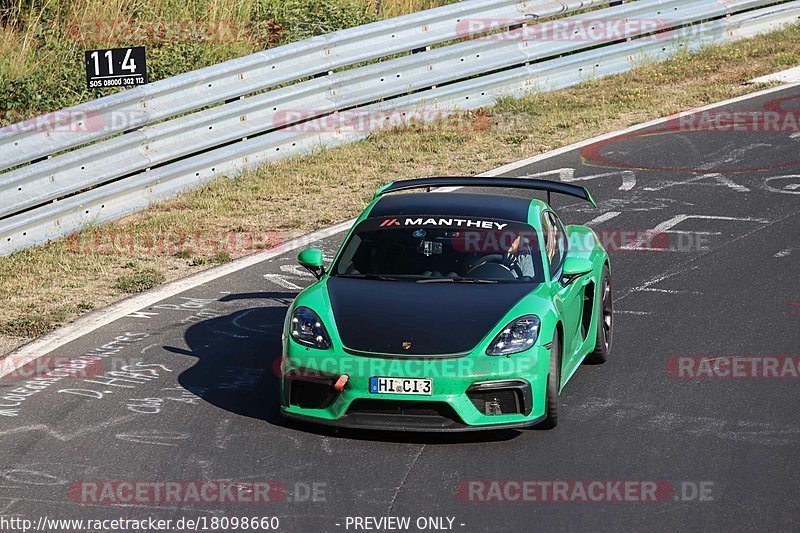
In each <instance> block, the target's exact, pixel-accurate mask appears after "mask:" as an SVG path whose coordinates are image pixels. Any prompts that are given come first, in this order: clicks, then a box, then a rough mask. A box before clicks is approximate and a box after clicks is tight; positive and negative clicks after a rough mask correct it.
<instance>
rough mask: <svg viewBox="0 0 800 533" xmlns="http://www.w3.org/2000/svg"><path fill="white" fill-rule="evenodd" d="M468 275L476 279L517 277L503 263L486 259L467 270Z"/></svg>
mask: <svg viewBox="0 0 800 533" xmlns="http://www.w3.org/2000/svg"><path fill="white" fill-rule="evenodd" d="M467 276H468V277H472V278H476V279H516V278H517V275H516V274H514V272H513V271H512V270H511V269H510V268H509V267H507V266H506V265H504V264H502V263H493V262H491V261H484V262H482V263H480V264H478V265H475V266H474V267H472V268H471V269H469V271H468V272H467Z"/></svg>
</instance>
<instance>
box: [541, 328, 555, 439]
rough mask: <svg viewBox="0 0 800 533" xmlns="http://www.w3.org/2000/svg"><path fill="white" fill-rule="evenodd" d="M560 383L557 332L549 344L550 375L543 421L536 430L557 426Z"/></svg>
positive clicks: (548, 376)
mask: <svg viewBox="0 0 800 533" xmlns="http://www.w3.org/2000/svg"><path fill="white" fill-rule="evenodd" d="M560 383H561V341H560V340H559V338H558V332H557V331H556V334H555V335H553V342H552V343H550V373H549V374H548V375H547V394H546V400H545V406H544V412H545V419H544V420H542V421H541V422H539V424H537V425H536V428H537V429H553V428H554V427H556V426H557V425H558V389H559V385H560Z"/></svg>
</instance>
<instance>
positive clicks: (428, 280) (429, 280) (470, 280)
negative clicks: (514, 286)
mask: <svg viewBox="0 0 800 533" xmlns="http://www.w3.org/2000/svg"><path fill="white" fill-rule="evenodd" d="M417 283H497V280H496V279H477V278H425V279H420V280H417Z"/></svg>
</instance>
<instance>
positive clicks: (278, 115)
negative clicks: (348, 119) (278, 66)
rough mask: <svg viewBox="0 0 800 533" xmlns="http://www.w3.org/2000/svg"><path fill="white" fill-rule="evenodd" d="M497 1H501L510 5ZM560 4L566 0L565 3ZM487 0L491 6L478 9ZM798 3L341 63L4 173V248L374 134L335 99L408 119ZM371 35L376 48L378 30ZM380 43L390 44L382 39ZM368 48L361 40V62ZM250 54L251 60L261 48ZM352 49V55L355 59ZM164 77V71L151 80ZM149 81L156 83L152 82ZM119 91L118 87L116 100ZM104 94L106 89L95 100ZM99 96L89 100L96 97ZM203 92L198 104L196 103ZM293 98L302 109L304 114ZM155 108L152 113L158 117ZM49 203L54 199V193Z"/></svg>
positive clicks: (755, 1)
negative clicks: (336, 126) (332, 120)
mask: <svg viewBox="0 0 800 533" xmlns="http://www.w3.org/2000/svg"><path fill="white" fill-rule="evenodd" d="M600 3H603V2H588V1H587V2H566V1H565V2H526V3H525V5H524V8H525V9H530V8H532V6H533V5H534V4H536V5H537V6H543V5H545V4H546V5H548V6H549V7H548V10H547V11H545V10H542V9H538V10H537V9H534V10H536V11H537V13H545V12H547V13H553V14H555V13H563V12H566V11H574V10H576V9H581V8H584V7H586V6H587V5H590V4H591V5H594V4H600ZM468 4H469V6H467V5H468ZM488 4H490V3H489V2H485V1H479V2H473V1H469V2H463V3H461V4H455V6H459V10H457V12H458V13H459V15H458V16H456V18H455V19H453V18H452V17H451V18H449V19H448V20H449V21H450V25H451V27H450V28H449V29H442V30H441V31H442V35H447V36H448V38H446V39H441V35H439V36H438V37H436V38H433V37H431V36H426V38H425V39H422V38H421V37H419V35H418V34H413V33H412V34H410V35H407V36H405V37H404V38H407V41H406V43H412V44H403V45H401V44H399V41H394V42H391V43H390V45H389V46H388V47H387V48H383V49H381V52H380V55H381V56H383V55H386V54H387V52H386V50H392V52H389V53H394V51H396V50H398V49H399V48H408V47H409V46H411V47H416V46H419V45H420V43H421V42H428V43H434V42H442V41H448V40H453V39H452V37H453V36H454V33H455V35H458V31H457V30H454V28H455V26H456V25H458V24H461V23H462V21H464V20H466V19H464V18H461V17H463V16H464V13H471V14H472V15H473V16H475V15H477V17H476V18H480V19H488V18H492V17H493V16H494V15H495V14H497V13H501V12H502V13H508V9H509V7H510V6H511V3H509V2H491V4H492V9H491V10H489V9H486V8H487V5H488ZM498 4H503V5H502V6H501V7H498ZM556 4H558V5H559V6H561V8H560V9H556V6H555V5H556ZM477 5H480V7H481V8H482V9H486V11H481V10H480V9H478V8H476V7H475V6H477ZM514 5H515V6H517V8H515V9H516V13H517V16H516V17H506V16H503V17H501V18H504V19H506V20H508V21H518V20H520V17H519V15H518V13H519V12H520V9H519V8H518V6H519V5H521V4H514ZM448 7H452V6H448ZM441 9H443V8H440V9H439V10H431V12H437V14H436V16H435V17H433V18H432V19H431V20H435V21H436V23H438V24H441V23H442V21H443V20H444V17H442V16H440V14H439V13H440V10H441ZM503 9H505V10H506V11H502V10H503ZM745 10H747V11H746V12H745ZM426 13H430V12H423V13H417V14H415V15H412V16H410V17H401V18H400V19H397V20H405V19H413V21H412V22H409V23H408V24H405V23H403V24H399V25H398V26H393V23H392V21H385V22H381V23H376V24H371V25H368V26H365V27H362V28H354V29H353V31H354V32H355V33H358V34H361V35H364V34H365V33H363V32H366V34H369V35H376V33H375V31H376V30H374V29H369V28H370V27H376V26H380V27H381V30H380V31H385V30H389V31H392V30H391V28H393V29H394V30H395V31H397V33H395V35H400V30H401V29H407V28H409V27H415V28H418V29H419V25H420V24H421V21H422V20H423V19H425V17H426V16H428V15H426ZM487 13H489V15H487ZM450 15H452V12H450ZM798 16H800V1H791V2H780V3H776V2H775V0H771V1H769V0H660V1H659V0H640V1H638V2H632V3H627V4H623V5H621V6H617V7H610V8H606V9H603V10H601V11H596V12H594V13H592V14H591V16H588V15H586V16H581V15H578V16H573V17H569V18H567V19H564V21H565V22H566V23H569V22H571V21H572V22H574V21H576V20H600V19H606V20H622V19H628V20H631V19H640V20H658V21H660V24H659V26H660V28H659V29H660V30H662V31H663V32H664V33H661V34H659V35H658V36H655V37H654V36H652V35H647V34H643V33H642V32H638V33H636V32H634V33H633V34H630V35H628V36H627V37H629V38H628V39H624V40H621V42H620V40H616V41H613V42H612V41H606V42H601V43H598V42H585V41H584V42H581V41H579V40H570V39H567V40H563V41H560V40H551V41H524V40H519V39H515V38H511V37H512V32H513V30H512V31H506V32H504V33H499V34H497V35H495V36H492V38H482V39H473V40H466V41H463V42H458V43H455V44H450V45H448V46H443V47H441V48H435V49H432V50H428V51H425V52H422V53H417V54H414V55H410V56H403V57H399V58H395V59H390V60H386V61H383V62H379V63H375V64H370V65H366V66H363V67H358V68H353V69H350V70H344V71H341V72H333V73H330V74H328V75H326V76H322V77H318V78H314V79H310V80H306V81H301V82H298V83H295V84H293V85H289V86H287V87H283V88H280V89H274V90H272V91H268V92H265V93H261V94H257V95H254V96H249V97H246V98H243V99H241V100H237V101H235V102H230V103H226V104H224V105H220V106H216V107H212V108H209V109H205V110H202V111H199V112H196V113H192V114H189V115H185V116H182V117H179V118H177V119H173V120H169V121H166V122H162V123H158V124H155V125H153V126H145V127H142V128H140V129H138V130H136V131H134V132H131V133H126V134H124V135H120V136H117V137H113V138H111V139H109V140H106V141H103V142H100V143H97V144H92V145H89V146H85V147H83V148H79V149H77V150H74V151H71V152H67V153H63V154H60V155H57V156H55V157H53V158H52V159H47V160H44V161H39V162H36V163H34V164H31V165H27V166H23V167H20V168H18V169H15V170H12V171H9V172H6V173H4V174H0V192H2V200H0V217H2V216H5V218H2V219H0V254H7V253H10V252H12V251H14V250H17V249H20V248H23V247H27V246H30V245H33V244H37V243H42V242H45V241H47V240H49V239H52V238H55V237H58V236H62V235H66V234H69V233H72V232H74V231H77V230H79V229H80V228H82V227H85V226H86V225H88V224H97V223H102V222H106V221H109V220H113V219H116V218H119V217H121V216H124V215H126V214H129V213H132V212H135V211H137V210H140V209H143V208H145V207H146V206H147V205H149V204H151V203H153V202H157V201H161V200H164V199H167V198H169V197H171V196H174V195H175V194H176V193H178V192H180V191H182V190H186V189H191V188H194V187H197V186H200V185H202V184H204V183H207V182H208V181H209V180H211V179H213V178H214V177H216V176H220V175H228V176H233V175H236V174H238V173H239V172H241V171H242V170H243V169H245V168H249V167H254V166H258V165H260V164H263V163H265V162H268V161H273V160H277V159H281V158H284V157H287V156H291V155H294V154H298V153H307V152H309V151H311V150H313V149H314V148H316V147H319V146H333V145H336V144H339V143H342V142H349V141H352V140H356V139H360V138H363V137H366V135H367V133H368V132H366V131H362V130H359V129H355V130H349V129H348V128H347V127H346V124H345V125H344V127H343V128H342V129H341V130H340V131H316V130H315V128H313V127H311V128H309V127H307V126H308V124H311V125H312V126H313V124H314V120H316V119H319V118H320V117H322V118H325V117H331V116H333V117H336V113H337V112H342V111H345V110H346V111H347V114H348V116H356V117H357V116H359V114H361V115H363V116H369V117H374V116H380V113H382V112H387V113H388V112H393V111H398V110H399V111H406V112H407V114H406V115H405V116H403V115H402V114H400V115H399V116H400V118H401V120H405V121H412V120H415V119H418V116H415V115H414V113H413V110H414V109H440V110H456V109H460V110H467V109H475V108H478V107H483V106H486V105H491V104H492V103H493V101H494V100H495V99H496V98H497V97H498V96H501V95H512V96H518V95H521V94H523V93H525V92H529V91H531V90H554V89H558V88H562V87H568V86H571V85H575V84H577V83H580V82H581V81H585V80H586V79H589V78H592V77H600V76H605V75H609V74H615V73H619V72H624V71H626V70H629V69H631V68H632V67H633V66H635V65H636V64H637V63H638V62H640V61H642V60H643V59H644V58H647V59H650V60H661V59H665V58H667V57H670V56H671V55H673V54H674V53H676V52H677V51H678V50H681V49H690V50H693V49H696V48H698V47H700V46H703V45H706V44H713V43H721V42H726V41H729V40H733V39H736V38H741V37H744V36H749V35H751V34H754V33H758V32H761V31H766V30H769V29H773V28H776V27H778V26H779V25H781V24H785V23H787V22H791V21H796V20H798ZM423 25H424V24H423ZM463 27H464V26H462V28H463ZM348 31H351V30H345V31H343V32H337V33H338V34H340V35H341V34H343V33H346V32H348ZM642 31H644V29H643V30H642ZM370 32H372V33H370ZM332 35H336V34H332ZM325 37H326V38H327V40H328V42H330V39H331V36H325ZM337 38H339V39H341V37H337ZM347 39H349V38H346V39H345V41H347ZM437 39H440V40H438V41H437ZM310 41H314V39H311V40H310ZM347 42H354V41H347ZM298 44H302V46H300V47H299V48H302V47H306V46H309V44H308V43H304V44H303V43H298ZM289 46H290V47H294V45H289ZM282 48H283V47H282ZM372 48H373V49H375V48H377V47H376V45H375V44H374V43H373V44H372ZM306 49H307V48H306ZM276 50H280V49H276ZM267 52H270V51H267ZM267 52H263V53H261V54H256V55H263V54H266V53H267ZM283 53H284V52H279V53H278V55H281V54H283ZM364 53H366V52H364ZM371 53H372V54H373V55H375V54H378V53H379V52H376V51H374V50H373V51H372V52H371ZM364 58H365V56H364V55H363V53H362V55H360V56H359V59H358V61H355V62H360V61H362V60H363V59H364ZM243 59H248V60H251V58H250V56H248V58H243ZM350 60H352V58H350ZM236 61H239V60H236ZM236 61H234V62H229V63H235V62H236ZM342 61H343V62H345V63H347V61H348V60H347V59H342ZM349 64H353V63H352V62H351V63H349ZM222 65H226V64H222ZM222 65H217V66H216V67H211V68H212V69H214V68H218V67H221V66H222ZM203 70H208V69H203ZM203 70H201V71H197V72H203ZM189 75H191V76H192V77H193V79H195V80H196V78H194V76H196V75H197V73H189ZM189 75H186V76H189ZM179 78H180V76H179ZM167 81H169V80H164V82H167ZM157 83H161V82H156V83H154V84H152V85H153V86H155V85H156V84H157ZM193 83H194V82H193ZM176 85H180V84H176ZM143 89H149V90H151V91H152V90H153V89H152V86H147V87H144V88H143ZM180 90H183V89H180ZM129 92H131V93H133V92H134V91H129ZM116 96H118V95H114V97H116ZM114 97H108V100H113V98H114ZM221 99H222V98H221V97H220V95H217V97H216V98H215V100H217V101H219V100H221ZM102 100H106V99H101V100H98V101H96V102H100V101H102ZM96 102H95V103H90V104H94V105H95V106H96V107H97V103H96ZM103 105H106V104H103ZM109 105H110V107H108V108H106V110H107V111H106V112H118V111H119V109H120V108H119V107H114V106H116V105H117V103H112V104H109ZM126 105H127V104H126ZM192 105H197V102H194V103H193V104H192ZM108 109H111V111H108ZM295 111H297V112H298V113H293V112H295ZM332 114H333V115H332ZM393 116H394V117H397V116H398V115H393ZM151 119H152V116H150V117H148V118H147V120H151ZM309 120H311V122H308V121H309ZM127 126H128V127H129V125H127ZM72 135H76V134H74V133H72ZM106 135H107V132H106ZM37 136H38V137H37ZM41 136H42V134H41V132H35V134H32V135H27V136H25V135H23V136H22V138H21V139H22V140H26V141H30V142H32V143H33V144H36V143H39V142H41V141H42V139H41V138H40V137H41ZM236 141H238V142H236ZM14 142H17V141H14ZM7 143H8V140H6V139H3V137H0V153H3V152H2V150H3V149H4V147H6V146H7ZM71 143H73V145H75V146H77V144H80V142H78V143H77V144H74V143H76V141H75V140H74V139H72V140H70V139H69V138H68V137H67V139H66V140H61V139H59V140H58V141H57V142H56V144H57V146H58V149H57V150H61V149H63V148H64V146H66V145H67V144H71ZM37 150H38V151H37ZM37 150H33V153H35V154H37V157H38V156H41V155H42V153H43V152H41V150H42V149H41V148H38V149H37ZM28 155H30V154H28ZM20 157H22V156H18V159H19V158H20ZM99 184H102V185H99ZM98 185H99V186H98ZM45 202H52V203H47V204H45V205H42V204H44V203H45ZM34 206H39V207H34Z"/></svg>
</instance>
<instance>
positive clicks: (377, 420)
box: [281, 343, 550, 431]
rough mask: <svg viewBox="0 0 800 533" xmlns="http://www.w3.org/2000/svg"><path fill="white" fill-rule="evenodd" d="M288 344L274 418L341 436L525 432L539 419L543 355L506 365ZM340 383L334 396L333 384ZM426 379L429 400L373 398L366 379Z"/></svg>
mask: <svg viewBox="0 0 800 533" xmlns="http://www.w3.org/2000/svg"><path fill="white" fill-rule="evenodd" d="M287 344H288V350H287V351H288V352H289V353H285V354H284V356H283V359H282V362H281V412H282V414H283V415H284V416H286V417H287V418H291V419H296V420H303V421H306V422H314V423H320V424H326V425H333V426H339V427H347V428H361V429H381V430H400V431H471V430H480V429H502V428H518V427H527V426H532V425H535V424H537V423H538V422H540V421H541V420H542V419H543V418H544V416H545V412H544V407H545V395H546V384H547V372H548V369H549V357H550V351H549V350H548V349H547V348H545V347H541V346H535V347H533V348H531V349H530V350H527V351H526V352H523V353H521V354H515V355H512V356H510V357H490V356H487V355H485V354H483V353H480V354H466V355H462V356H459V357H452V358H435V359H430V358H429V359H426V358H424V357H415V358H411V357H403V356H397V357H394V358H385V357H380V358H379V357H367V356H360V355H351V354H347V353H342V352H340V351H337V350H325V351H321V350H314V349H308V348H305V347H301V346H297V345H295V344H293V343H287ZM343 374H347V376H348V381H347V384H346V386H345V387H344V389H343V390H342V391H341V392H339V391H337V390H336V389H335V388H334V386H333V385H334V383H335V382H336V381H337V380H338V379H339V377H340V376H342V375H343ZM373 376H375V377H395V378H427V379H431V380H432V394H431V395H429V396H428V395H405V394H396V393H389V394H375V393H371V392H370V390H369V379H370V378H371V377H373Z"/></svg>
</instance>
